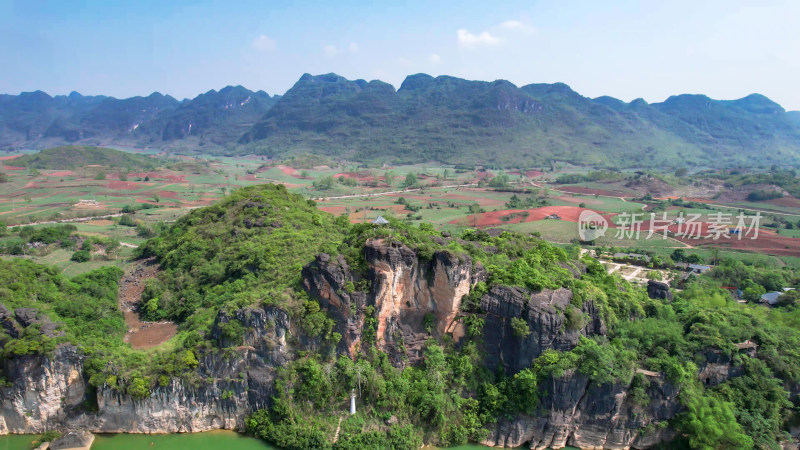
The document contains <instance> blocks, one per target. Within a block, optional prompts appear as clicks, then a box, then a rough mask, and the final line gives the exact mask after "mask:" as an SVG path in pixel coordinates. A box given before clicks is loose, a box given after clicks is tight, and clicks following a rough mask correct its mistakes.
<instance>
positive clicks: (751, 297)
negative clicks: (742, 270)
mask: <svg viewBox="0 0 800 450" xmlns="http://www.w3.org/2000/svg"><path fill="white" fill-rule="evenodd" d="M766 293H767V290H766V289H764V286H761V285H760V284H754V285H752V286H750V287H748V288H746V289H745V290H743V291H742V297H744V298H745V300H747V301H750V302H758V301H761V296H762V295H764V294H766Z"/></svg>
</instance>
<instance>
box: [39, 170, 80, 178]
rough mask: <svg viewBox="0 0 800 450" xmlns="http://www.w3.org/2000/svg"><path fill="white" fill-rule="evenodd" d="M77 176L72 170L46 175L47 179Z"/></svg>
mask: <svg viewBox="0 0 800 450" xmlns="http://www.w3.org/2000/svg"><path fill="white" fill-rule="evenodd" d="M72 175H75V172H73V171H71V170H59V171H58V172H50V173H46V174H44V176H46V177H69V176H72Z"/></svg>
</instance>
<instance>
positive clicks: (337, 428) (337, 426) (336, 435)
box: [333, 416, 342, 444]
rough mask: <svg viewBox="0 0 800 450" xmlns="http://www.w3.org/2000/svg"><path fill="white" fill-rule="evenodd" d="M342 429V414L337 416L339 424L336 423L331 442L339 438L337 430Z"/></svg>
mask: <svg viewBox="0 0 800 450" xmlns="http://www.w3.org/2000/svg"><path fill="white" fill-rule="evenodd" d="M341 429H342V416H339V424H338V425H336V434H334V435H333V443H334V444H335V443H336V441H338V440H339V431H340V430H341Z"/></svg>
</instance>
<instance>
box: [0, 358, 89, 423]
mask: <svg viewBox="0 0 800 450" xmlns="http://www.w3.org/2000/svg"><path fill="white" fill-rule="evenodd" d="M83 359H84V358H83V355H82V353H81V352H80V351H79V350H78V348H77V347H75V346H72V345H62V346H60V347H58V348H56V350H55V351H54V352H53V356H52V357H47V356H35V355H30V356H23V357H18V358H12V359H6V360H4V372H5V374H6V376H7V379H8V380H9V381H11V382H13V384H12V385H11V387H7V388H4V389H3V390H2V396H0V400H2V401H1V402H0V411H2V414H0V434H4V433H8V432H11V433H38V432H42V431H46V430H51V429H54V428H57V427H59V426H61V425H63V424H64V423H65V421H66V420H67V418H68V417H69V416H71V415H73V413H74V414H77V410H78V407H79V406H80V405H81V403H83V400H84V397H85V395H86V387H87V379H86V375H85V374H84V372H83Z"/></svg>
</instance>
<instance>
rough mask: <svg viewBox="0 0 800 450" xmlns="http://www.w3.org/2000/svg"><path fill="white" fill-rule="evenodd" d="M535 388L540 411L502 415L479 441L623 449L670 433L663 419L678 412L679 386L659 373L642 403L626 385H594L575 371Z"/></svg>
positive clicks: (656, 440) (497, 444)
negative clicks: (539, 395)
mask: <svg viewBox="0 0 800 450" xmlns="http://www.w3.org/2000/svg"><path fill="white" fill-rule="evenodd" d="M540 388H541V390H542V392H543V396H542V399H541V402H540V404H539V408H538V410H539V414H537V415H536V416H527V415H520V416H517V417H515V418H512V419H507V418H501V419H500V420H499V421H498V423H497V425H496V426H495V427H494V429H492V430H491V432H490V435H489V437H488V438H487V439H486V440H485V441H484V442H483V444H484V445H489V446H493V447H507V448H510V447H520V446H523V445H525V446H530V448H532V449H545V448H563V447H565V446H567V445H570V446H575V447H580V448H590V449H628V448H647V447H650V446H653V445H655V444H658V443H659V442H663V441H666V440H669V439H671V438H672V437H673V436H674V433H673V432H672V431H671V430H670V429H669V428H668V427H666V422H667V421H668V420H669V419H671V418H672V417H674V416H675V414H677V412H678V407H679V403H678V401H677V398H676V397H677V394H678V391H677V389H676V388H675V386H674V385H672V384H671V383H669V382H667V381H665V380H663V379H661V378H651V379H650V384H649V386H648V388H647V394H648V396H649V397H650V402H649V403H648V404H647V405H639V404H636V403H634V402H633V401H631V400H630V399H629V398H628V397H627V392H628V391H627V390H628V388H629V386H628V385H622V384H618V383H617V384H604V385H596V384H592V383H590V382H589V381H588V380H587V378H586V377H585V376H584V375H580V374H577V373H565V374H564V375H563V376H561V377H557V378H550V379H548V380H546V381H545V382H544V383H543V384H542V385H541V386H540Z"/></svg>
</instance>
